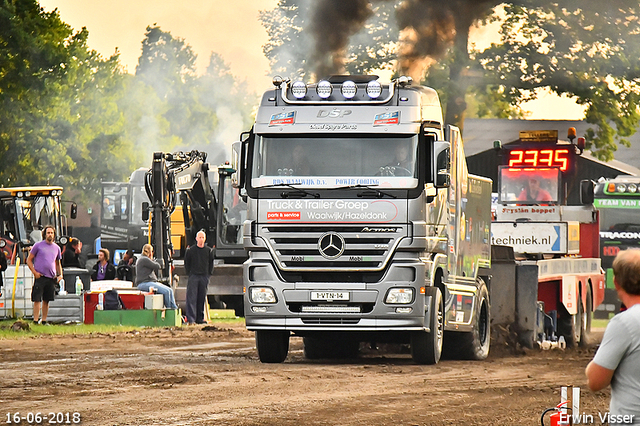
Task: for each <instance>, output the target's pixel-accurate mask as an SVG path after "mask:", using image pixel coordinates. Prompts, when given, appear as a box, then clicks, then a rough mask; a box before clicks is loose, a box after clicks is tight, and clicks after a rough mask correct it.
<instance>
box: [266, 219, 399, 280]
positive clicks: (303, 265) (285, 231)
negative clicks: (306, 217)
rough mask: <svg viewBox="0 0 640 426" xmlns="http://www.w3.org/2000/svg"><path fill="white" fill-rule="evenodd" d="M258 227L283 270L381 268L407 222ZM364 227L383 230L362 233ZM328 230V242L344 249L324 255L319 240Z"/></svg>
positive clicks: (364, 269)
mask: <svg viewBox="0 0 640 426" xmlns="http://www.w3.org/2000/svg"><path fill="white" fill-rule="evenodd" d="M261 228H262V229H261V230H260V231H259V235H262V236H263V237H264V238H265V241H266V243H267V244H268V246H269V249H270V250H271V252H272V253H273V254H274V255H275V258H276V261H277V262H278V265H279V267H280V269H282V270H283V271H310V270H315V271H380V270H382V269H383V268H384V267H385V266H386V264H387V262H388V261H389V258H390V257H391V255H392V253H393V251H394V249H395V247H396V246H397V245H398V244H399V242H400V239H401V238H402V237H405V236H407V227H406V225H397V226H393V225H385V226H380V227H376V226H373V227H371V226H370V227H367V226H366V225H364V224H363V225H361V226H335V225H318V226H309V225H301V226H292V225H282V226H278V225H264V226H262V227H261ZM365 228H366V229H372V228H373V229H384V230H385V231H384V232H375V231H374V232H363V229H365ZM389 229H395V231H389ZM327 233H331V234H334V235H335V239H334V240H331V241H330V242H331V243H332V244H334V245H335V246H337V249H342V250H343V251H342V252H341V253H340V254H339V255H337V256H333V257H332V256H323V254H322V253H321V244H320V239H321V238H323V236H326V235H327ZM323 241H325V240H323ZM337 251H338V250H336V251H334V253H335V252H337ZM328 254H329V255H331V254H333V253H331V252H329V253H328Z"/></svg>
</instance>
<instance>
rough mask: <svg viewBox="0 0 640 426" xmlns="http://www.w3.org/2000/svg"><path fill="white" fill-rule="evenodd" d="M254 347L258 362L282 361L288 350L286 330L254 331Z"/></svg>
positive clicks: (287, 333)
mask: <svg viewBox="0 0 640 426" xmlns="http://www.w3.org/2000/svg"><path fill="white" fill-rule="evenodd" d="M256 349H258V357H259V358H260V362H263V363H265V364H276V363H280V362H283V361H284V360H285V359H286V358H287V353H288V352H289V332H288V331H264V330H258V331H256Z"/></svg>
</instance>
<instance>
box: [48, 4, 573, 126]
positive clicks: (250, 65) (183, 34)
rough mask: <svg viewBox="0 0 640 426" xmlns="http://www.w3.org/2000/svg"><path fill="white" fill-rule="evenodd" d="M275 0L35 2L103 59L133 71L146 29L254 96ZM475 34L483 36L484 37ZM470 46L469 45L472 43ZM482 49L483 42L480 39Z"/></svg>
mask: <svg viewBox="0 0 640 426" xmlns="http://www.w3.org/2000/svg"><path fill="white" fill-rule="evenodd" d="M277 3H278V1H277V0H239V1H221V0H185V1H182V2H176V1H169V0H109V1H104V0H40V4H41V6H42V7H44V8H45V10H47V11H51V10H53V9H54V8H58V11H59V13H60V16H61V17H62V20H63V21H64V22H66V23H67V24H69V25H70V26H71V27H72V28H74V29H75V30H79V29H81V28H82V27H87V29H88V30H89V42H88V43H89V47H91V48H92V49H95V50H97V51H98V52H99V53H100V54H102V55H103V56H105V57H108V56H111V54H113V52H114V51H115V49H116V48H118V50H119V51H120V61H121V63H122V64H123V65H125V67H126V69H127V71H128V72H130V73H134V72H135V68H136V65H137V63H138V57H139V56H140V53H141V49H142V40H143V38H144V33H145V29H146V27H147V26H148V25H153V24H157V25H159V26H160V28H161V29H162V30H163V31H169V32H170V33H171V35H172V36H174V37H179V38H182V39H184V40H185V42H186V43H187V44H189V45H190V46H191V47H192V48H193V50H194V51H195V53H196V54H197V55H198V60H197V65H198V68H199V69H200V70H202V69H204V68H205V67H206V66H207V64H208V62H209V56H210V55H211V52H216V53H219V54H220V55H221V56H222V57H223V59H224V60H225V62H226V63H227V64H229V66H230V68H231V72H232V73H233V75H234V76H236V77H237V78H239V79H241V80H243V79H246V81H247V83H248V84H249V85H250V87H251V89H252V90H253V91H255V92H256V93H261V92H262V91H264V90H266V89H268V88H270V86H271V77H272V76H270V75H268V73H269V63H268V61H267V59H266V58H265V57H264V55H263V53H262V46H263V45H264V44H265V43H266V42H267V33H266V31H265V29H264V28H263V27H262V25H261V24H260V21H259V20H258V12H259V11H261V10H269V9H273V8H274V7H275V6H276V5H277ZM477 34H478V35H482V36H486V35H487V32H486V31H485V32H479V33H477ZM472 41H473V40H472ZM478 44H479V45H481V44H482V41H481V40H479V41H478ZM525 109H527V110H530V111H532V112H533V114H532V115H531V116H530V117H529V118H531V119H553V120H559V119H581V118H582V115H583V114H582V111H583V109H582V108H581V107H579V106H577V105H576V104H575V102H573V101H571V100H570V99H559V98H557V97H556V96H554V95H546V96H543V99H540V100H538V101H534V102H531V103H529V104H527V105H525Z"/></svg>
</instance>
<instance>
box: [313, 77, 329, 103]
mask: <svg viewBox="0 0 640 426" xmlns="http://www.w3.org/2000/svg"><path fill="white" fill-rule="evenodd" d="M316 92H317V93H318V96H320V97H321V98H322V99H327V98H328V97H329V96H331V93H332V92H333V86H332V85H331V83H329V82H328V81H327V80H322V81H321V82H319V83H318V86H316Z"/></svg>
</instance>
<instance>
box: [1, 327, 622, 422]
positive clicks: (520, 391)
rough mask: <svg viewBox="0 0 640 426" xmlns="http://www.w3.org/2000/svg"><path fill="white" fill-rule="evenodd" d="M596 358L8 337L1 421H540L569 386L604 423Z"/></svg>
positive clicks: (165, 338)
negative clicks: (38, 416) (420, 357)
mask: <svg viewBox="0 0 640 426" xmlns="http://www.w3.org/2000/svg"><path fill="white" fill-rule="evenodd" d="M496 349H498V350H496ZM499 352H502V355H501V354H500V353H499ZM593 352H594V349H576V350H567V351H564V352H562V351H557V350H554V351H547V352H540V351H530V352H528V353H526V354H523V355H517V356H515V355H509V354H507V352H506V351H502V350H499V348H494V349H493V354H492V355H491V356H490V358H489V359H488V360H486V361H481V362H469V361H452V360H443V361H441V362H440V363H439V364H438V365H436V366H419V365H414V364H413V363H412V361H411V356H410V355H408V354H397V353H384V354H383V353H380V352H376V351H369V353H367V354H365V355H363V356H361V357H360V358H358V359H356V360H350V361H340V362H338V361H336V362H326V361H324V362H317V361H313V362H312V361H307V360H306V359H305V358H304V357H303V353H302V340H301V339H299V338H292V339H291V349H290V352H289V357H288V358H287V360H286V362H285V363H283V364H277V365H266V364H261V363H260V362H259V361H258V358H257V354H256V352H255V349H254V341H253V333H251V332H248V331H246V330H245V329H244V326H242V325H232V326H230V325H227V324H215V325H214V326H209V327H202V326H198V327H183V328H179V329H145V330H142V331H140V332H131V333H115V334H110V335H85V336H77V337H39V338H29V339H23V340H2V341H0V356H1V357H2V358H1V359H2V363H1V364H0V371H1V374H2V384H1V385H0V406H1V407H2V412H1V413H0V424H6V423H7V413H15V412H19V413H20V414H21V415H23V416H26V415H27V413H30V412H31V413H37V412H40V413H43V414H44V415H45V416H47V415H48V413H51V412H55V413H58V412H61V413H73V412H78V413H80V415H81V419H82V424H84V425H150V424H155V425H278V426H281V425H376V426H378V425H498V424H500V425H539V424H540V414H541V413H542V411H543V410H544V409H545V408H547V407H552V406H555V405H556V404H558V402H559V401H560V396H559V388H560V386H562V385H573V386H580V387H582V388H583V391H582V403H581V410H582V411H583V412H585V413H587V414H592V415H593V416H594V417H595V422H596V423H595V424H600V421H599V419H598V413H599V412H601V413H604V412H606V411H607V409H608V401H609V391H608V390H607V391H606V392H600V393H597V394H593V393H591V392H589V391H588V390H586V382H585V377H584V367H585V366H586V364H587V363H588V361H589V360H590V359H591V358H592V356H593ZM47 420H48V419H46V420H45V421H43V422H42V423H41V424H49V423H48V421H47ZM22 424H25V425H26V424H29V423H28V422H26V421H24V422H22ZM32 424H34V423H32ZM545 424H548V417H547V418H546V421H545Z"/></svg>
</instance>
